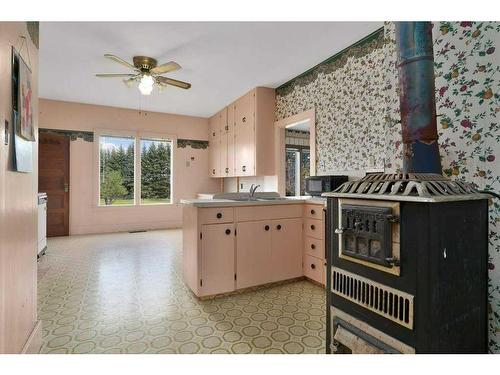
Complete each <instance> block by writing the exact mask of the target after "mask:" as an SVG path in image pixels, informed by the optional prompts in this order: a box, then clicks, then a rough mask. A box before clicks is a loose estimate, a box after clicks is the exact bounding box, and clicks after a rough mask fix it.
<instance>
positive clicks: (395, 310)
mask: <svg viewBox="0 0 500 375" xmlns="http://www.w3.org/2000/svg"><path fill="white" fill-rule="evenodd" d="M332 292H333V293H334V294H337V295H339V296H341V297H343V298H345V299H347V300H349V301H351V302H353V303H355V304H357V305H360V306H363V307H364V308H366V309H368V310H370V311H373V312H375V313H377V314H379V315H382V316H383V317H385V318H387V319H390V320H392V321H393V322H396V323H398V324H400V325H402V326H404V327H406V328H409V329H413V296H412V295H411V294H408V293H405V292H402V291H400V290H397V289H394V288H391V287H388V286H385V285H383V284H379V283H377V282H375V281H372V280H370V279H367V278H364V277H362V276H358V275H356V274H353V273H350V272H347V271H344V270H341V269H339V268H335V267H334V268H332Z"/></svg>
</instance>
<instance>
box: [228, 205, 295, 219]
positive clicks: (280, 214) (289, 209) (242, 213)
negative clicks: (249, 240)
mask: <svg viewBox="0 0 500 375" xmlns="http://www.w3.org/2000/svg"><path fill="white" fill-rule="evenodd" d="M302 208H303V206H302V204H283V205H280V204H273V205H270V206H245V207H235V209H234V217H235V221H259V220H274V219H291V218H296V217H297V218H302Z"/></svg>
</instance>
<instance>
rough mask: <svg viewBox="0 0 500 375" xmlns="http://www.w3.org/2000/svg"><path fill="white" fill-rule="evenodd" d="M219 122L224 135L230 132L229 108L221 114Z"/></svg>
mask: <svg viewBox="0 0 500 375" xmlns="http://www.w3.org/2000/svg"><path fill="white" fill-rule="evenodd" d="M219 121H220V125H219V126H220V131H221V133H222V134H225V133H227V132H228V130H229V127H228V125H227V107H226V108H224V109H223V110H221V111H220V112H219Z"/></svg>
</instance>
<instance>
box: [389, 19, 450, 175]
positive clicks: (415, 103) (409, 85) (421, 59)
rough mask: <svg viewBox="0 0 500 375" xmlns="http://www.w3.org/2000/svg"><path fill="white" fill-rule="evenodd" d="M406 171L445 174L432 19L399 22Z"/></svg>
mask: <svg viewBox="0 0 500 375" xmlns="http://www.w3.org/2000/svg"><path fill="white" fill-rule="evenodd" d="M396 42H397V49H398V70H399V90H400V93H399V99H400V108H401V125H402V134H403V173H437V174H442V169H441V159H440V157H439V145H438V133H437V123H436V98H435V89H434V56H433V48H432V24H431V22H396Z"/></svg>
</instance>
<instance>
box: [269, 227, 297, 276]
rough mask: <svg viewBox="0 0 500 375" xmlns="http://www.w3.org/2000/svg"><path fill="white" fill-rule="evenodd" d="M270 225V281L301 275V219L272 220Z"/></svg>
mask: <svg viewBox="0 0 500 375" xmlns="http://www.w3.org/2000/svg"><path fill="white" fill-rule="evenodd" d="M271 227H272V236H271V262H270V264H271V281H272V282H274V281H280V280H287V279H292V278H294V277H300V276H302V275H303V273H302V219H300V218H297V219H278V220H273V221H272V224H271Z"/></svg>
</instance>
